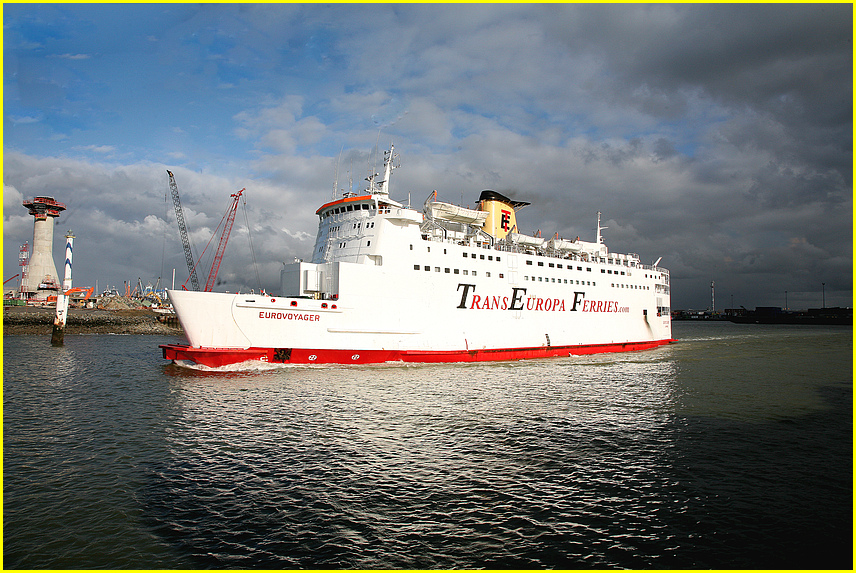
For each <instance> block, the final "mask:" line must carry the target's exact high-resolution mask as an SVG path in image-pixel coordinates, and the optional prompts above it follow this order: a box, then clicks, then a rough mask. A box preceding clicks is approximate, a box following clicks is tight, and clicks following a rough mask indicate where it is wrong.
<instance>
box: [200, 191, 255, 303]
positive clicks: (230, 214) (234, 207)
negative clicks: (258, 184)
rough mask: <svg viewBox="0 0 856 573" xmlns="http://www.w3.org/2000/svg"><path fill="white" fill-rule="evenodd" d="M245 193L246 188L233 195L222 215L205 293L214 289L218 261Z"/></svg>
mask: <svg viewBox="0 0 856 573" xmlns="http://www.w3.org/2000/svg"><path fill="white" fill-rule="evenodd" d="M244 191H246V187H245V188H244V189H241V190H240V191H238V192H237V193H233V194H232V195H231V197H232V204H231V205H230V206H229V208H228V209H227V210H226V214H225V215H223V219H222V220H221V221H220V223H223V221H224V220H225V221H226V224H225V225H224V226H223V234H222V235H220V243H219V244H218V245H217V252H216V253H214V262H213V263H212V264H211V272H210V273H208V281H207V282H206V283H205V292H211V289H212V288H213V287H214V281H215V280H216V279H217V272H218V271H219V270H220V261H222V260H223V253H224V252H226V243H227V242H229V235H230V234H231V233H232V225H233V224H234V223H235V213H236V212H237V211H238V202H239V201H240V199H241V194H242V193H243V192H244Z"/></svg>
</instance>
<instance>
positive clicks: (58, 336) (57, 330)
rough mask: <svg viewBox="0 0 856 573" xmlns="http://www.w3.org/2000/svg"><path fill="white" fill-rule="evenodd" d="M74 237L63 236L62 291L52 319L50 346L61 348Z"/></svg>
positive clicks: (57, 296) (69, 235) (71, 235)
mask: <svg viewBox="0 0 856 573" xmlns="http://www.w3.org/2000/svg"><path fill="white" fill-rule="evenodd" d="M73 244H74V235H73V234H72V233H71V231H69V232H68V233H67V234H66V235H65V277H64V278H63V280H62V290H61V291H60V292H59V294H57V295H56V317H55V318H54V324H53V332H52V333H51V346H62V345H63V344H64V341H63V338H64V336H65V323H66V320H67V318H68V298H69V297H68V295H67V294H66V293H67V292H68V291H70V290H71V254H72V251H73V248H72V246H73Z"/></svg>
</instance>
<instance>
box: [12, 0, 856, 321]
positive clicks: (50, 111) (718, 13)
mask: <svg viewBox="0 0 856 573" xmlns="http://www.w3.org/2000/svg"><path fill="white" fill-rule="evenodd" d="M153 6H154V5H153ZM102 10H104V9H100V8H98V7H97V6H88V5H75V6H71V7H68V8H67V9H64V8H62V7H60V6H36V5H33V6H23V5H22V6H15V7H13V8H10V7H8V6H7V14H6V20H7V26H6V31H7V32H6V37H7V51H6V54H7V56H9V55H11V58H12V59H11V60H10V62H12V63H13V64H14V65H11V66H10V67H7V73H6V78H5V79H6V85H7V88H8V89H7V91H6V93H7V96H6V104H7V122H6V142H5V145H6V148H7V153H6V157H5V160H4V161H5V173H4V176H5V180H4V183H5V192H4V203H5V213H4V222H5V223H4V225H5V227H4V235H5V237H6V242H7V247H6V248H5V249H4V255H5V258H6V260H7V263H6V271H7V272H6V274H7V276H9V275H11V274H13V273H14V270H13V271H11V272H9V269H10V263H9V262H8V261H11V262H12V263H13V264H14V262H15V258H16V252H15V251H16V249H17V245H18V244H20V242H22V241H23V240H24V239H25V238H27V237H26V234H27V233H26V229H27V228H31V225H32V222H31V221H29V220H28V217H27V216H26V212H25V211H24V209H23V208H22V207H20V206H19V205H20V199H19V197H21V196H31V195H33V194H37V193H42V192H44V193H46V194H55V195H57V197H58V199H60V200H66V201H68V202H69V203H70V204H74V205H77V206H79V208H78V209H77V212H76V214H75V213H74V212H72V210H71V208H70V209H69V213H68V215H69V216H68V217H67V220H70V222H69V224H72V223H74V221H75V219H74V218H77V220H78V223H74V225H81V226H84V225H89V227H90V228H91V233H92V234H93V236H92V238H91V239H90V240H91V241H94V242H98V243H99V244H107V243H109V244H111V245H115V248H114V250H113V253H114V254H111V255H110V256H111V257H114V259H115V260H113V259H109V260H107V259H106V258H105V262H104V265H103V267H104V268H105V269H113V268H119V269H121V274H122V275H124V274H127V273H129V272H131V273H132V272H133V268H135V266H140V265H144V264H148V267H145V268H151V269H152V270H150V271H148V272H150V273H155V272H160V270H159V268H154V267H160V266H161V264H160V263H158V264H154V263H152V260H154V259H152V255H151V254H149V255H141V254H140V253H139V252H137V251H135V249H136V247H137V244H138V243H139V241H129V240H127V239H124V240H123V237H126V236H128V235H130V236H134V237H142V238H144V241H145V242H147V244H149V245H151V244H154V243H160V244H163V242H164V238H163V235H164V233H166V234H168V235H177V233H176V230H175V228H174V227H175V226H174V220H173V219H171V218H170V214H169V213H168V210H164V206H163V197H162V194H163V193H164V191H165V190H166V180H165V174H164V173H163V170H164V165H169V164H170V163H171V162H172V163H174V164H175V165H174V167H173V169H174V170H175V172H176V175H177V176H179V177H180V184H181V185H182V189H183V193H184V190H185V189H186V195H187V198H186V208H187V209H188V210H189V211H190V218H191V219H193V223H194V228H195V229H197V231H196V232H197V233H198V234H199V237H200V238H199V240H200V242H204V240H203V237H202V235H204V234H205V233H204V230H206V229H208V230H209V231H210V230H213V227H214V226H215V225H216V222H217V220H219V217H220V215H221V213H222V210H223V209H224V208H225V203H226V199H225V198H226V197H228V194H229V193H232V192H234V191H235V190H236V189H238V188H240V187H247V189H248V191H247V197H248V206H249V209H250V213H251V215H250V223H251V227H252V228H253V235H254V237H258V239H257V242H256V245H257V250H258V251H260V252H261V253H262V254H259V253H257V255H258V257H257V258H258V259H259V260H261V261H263V263H262V266H263V267H264V269H263V270H262V275H263V280H264V281H265V286H266V288H268V289H275V288H276V284H277V282H278V279H277V276H278V265H279V262H278V261H281V260H290V258H291V257H293V256H300V257H307V256H309V253H310V252H311V249H312V243H313V240H314V236H315V232H316V228H315V227H316V224H317V220H316V217H315V215H314V212H315V209H316V208H317V207H318V205H320V204H321V203H323V202H325V201H327V200H329V199H330V198H331V197H332V196H333V189H332V188H333V186H334V180H335V179H336V178H338V184H337V185H336V187H337V191H336V192H341V191H342V189H343V188H344V187H345V186H346V182H347V181H349V180H353V181H355V182H357V183H359V182H362V180H363V177H365V175H367V174H368V172H370V171H372V170H376V169H377V167H379V166H378V165H376V164H375V162H374V161H373V159H372V158H373V157H376V155H377V154H376V150H374V149H373V148H374V146H375V145H378V146H380V147H384V146H386V145H388V143H389V142H390V141H394V142H395V144H396V149H397V150H398V151H399V152H400V153H401V156H402V168H401V169H400V170H398V171H396V173H395V176H394V178H393V184H392V187H393V194H394V198H396V199H398V200H400V201H406V200H407V198H408V196H409V197H411V200H412V202H413V203H414V204H415V205H416V204H419V203H421V201H422V200H423V199H424V197H425V196H427V195H428V193H430V192H431V191H432V190H434V189H437V190H438V191H439V192H440V193H441V196H443V197H445V198H446V199H447V200H451V201H456V202H458V201H460V202H463V203H465V204H466V203H470V204H472V202H473V201H474V200H475V198H476V197H477V196H478V193H479V191H480V190H481V189H486V188H493V189H496V190H498V191H501V192H506V193H508V194H510V195H514V196H516V197H517V198H519V199H522V200H528V201H531V202H532V205H531V206H530V207H527V208H526V209H524V210H523V211H522V212H521V214H520V217H519V219H518V221H519V223H520V225H521V227H522V228H523V230H525V231H526V232H535V231H537V230H539V229H540V230H541V231H542V232H543V233H545V234H552V233H554V232H559V233H560V234H562V235H564V236H566V237H573V236H577V235H580V236H581V237H583V238H585V239H588V240H593V239H594V232H595V230H594V227H595V221H596V213H597V212H598V211H601V212H603V216H604V221H605V222H604V224H605V225H607V226H608V227H609V229H607V230H606V231H605V236H606V239H607V244H608V245H609V247H610V248H611V249H612V250H615V251H633V252H638V253H639V254H640V256H642V258H643V260H645V261H647V262H651V261H653V260H655V259H657V258H658V257H660V256H662V257H663V261H662V262H663V265H665V266H666V267H668V268H670V269H671V271H672V289H673V306H674V307H675V308H684V307H701V308H704V307H706V306H707V304H708V301H709V284H710V281H711V280H715V281H716V283H717V285H718V286H717V290H718V292H720V293H723V296H727V295H733V296H734V300H735V304H743V305H745V306H748V307H752V306H755V305H765V304H777V303H778V304H781V301H780V298H781V293H782V292H783V291H784V290H788V291H789V292H790V293H791V296H790V302H791V304H792V305H799V304H803V305H804V306H811V305H816V304H817V303H816V302H815V299H816V298H819V297H816V296H815V294H816V292H817V291H819V290H820V283H821V282H825V283H826V288H827V291H826V292H827V302H829V301H833V304H850V298H851V297H852V51H853V50H852V6H850V5H839V4H820V5H818V4H781V5H779V4H773V5H771V4H752V5H743V4H733V5H732V4H716V5H701V4H687V5H683V4H654V5H644V4H638V5H637V4H630V5H585V4H584V5H575V4H570V5H564V4H546V5H517V4H502V5H489V4H486V5H458V4H448V5H420V4H413V5H411V4H404V5H395V4H382V5H347V4H344V5H334V6H323V5H278V4H246V5H243V4H242V5H207V6H190V5H168V6H166V5H165V6H159V7H157V8H153V7H151V6H150V7H148V8H146V7H142V8H138V9H136V11H135V12H134V20H135V21H134V22H133V25H131V23H129V22H124V23H123V22H119V23H118V25H116V24H115V23H112V24H111V23H110V21H111V20H116V18H120V19H121V17H122V12H121V10H114V9H112V8H111V9H107V10H106V11H104V13H103V14H102V13H101V11H102ZM22 14H23V15H27V17H26V18H25V17H23V16H21V17H18V18H17V19H16V18H15V17H13V16H14V15H22ZM31 14H33V15H34V16H33V17H30V15H31ZM10 15H11V16H10ZM39 22H41V23H44V22H51V23H52V24H51V25H50V26H49V31H50V34H48V33H41V32H39V30H43V29H45V30H46V29H48V28H45V27H44V26H46V25H45V24H42V25H41V26H42V27H39V26H38V25H37V23H39ZM75 23H80V24H82V25H83V27H82V28H80V27H79V26H78V27H74V26H72V25H73V24H75ZM102 28H105V29H109V32H108V33H99V32H100V31H101V30H102ZM78 29H80V30H85V34H84V33H77V32H75V30H78ZM116 30H120V31H121V33H118V32H116ZM84 36H85V37H84ZM124 37H127V41H124V40H125V38H124ZM28 58H29V59H28ZM22 62H27V65H26V66H23V67H22V64H21V63H22ZM23 68H26V69H23ZM132 68H133V69H134V70H135V74H133V75H129V74H128V70H129V69H132ZM15 70H17V72H15ZM10 71H12V72H14V73H11V74H10ZM36 72H38V73H36ZM132 76H133V77H132ZM119 80H121V81H119ZM22 94H26V95H27V97H26V98H22ZM57 94H61V96H62V97H59V96H58V95H57ZM101 94H103V96H102V95H101ZM128 102H132V103H131V104H129V103H128ZM131 111H132V113H131ZM60 193H62V194H63V195H65V198H63V197H60V196H59V195H60ZM10 198H11V199H10ZM183 199H184V195H183ZM86 213H92V214H93V215H92V217H91V219H87V216H86V215H85V214H86ZM253 217H255V218H253ZM105 221H106V222H110V224H109V225H107V226H103V227H99V225H100V224H101V223H102V222H105ZM64 224H65V223H64V222H61V223H60V225H64ZM99 228H104V229H108V230H110V231H109V233H107V231H99V230H98V229H99ZM236 232H237V231H236ZM99 233H101V235H99ZM83 234H84V233H81V235H83ZM209 234H210V233H209ZM96 236H101V237H102V238H101V239H95V237H96ZM237 239H238V240H233V241H232V243H230V249H232V248H233V247H232V244H234V249H235V251H231V252H234V253H235V254H236V255H238V256H237V257H227V258H226V259H224V262H223V267H221V274H222V275H223V277H224V278H226V279H227V280H229V281H234V282H238V281H239V280H240V277H245V276H252V275H253V272H252V271H251V270H250V269H249V267H248V266H247V265H248V263H247V261H249V260H250V259H251V258H252V256H251V253H250V252H249V250H248V247H245V246H242V244H246V243H245V241H244V238H242V237H241V236H240V235H237ZM78 241H83V239H82V238H79V239H78ZM171 241H172V243H168V245H169V244H171V245H172V250H173V251H174V255H175V257H176V259H177V262H178V263H181V253H180V251H179V249H180V246H179V245H178V243H177V237H173V238H172V239H171ZM9 244H11V245H12V247H9V246H8V245H9ZM162 248H163V247H162ZM166 250H167V251H168V252H169V251H170V248H169V247H167V249H166ZM146 257H148V259H149V262H148V263H144V260H145V258H146ZM155 258H158V257H155ZM167 258H168V257H167ZM227 259H228V260H227ZM164 265H165V266H169V264H168V263H164ZM176 266H179V267H180V264H179V265H176ZM93 272H96V271H95V270H93ZM97 272H101V271H100V270H99V271H97ZM78 276H80V275H78ZM120 276H121V275H120ZM132 278H134V277H132ZM233 284H234V283H233Z"/></svg>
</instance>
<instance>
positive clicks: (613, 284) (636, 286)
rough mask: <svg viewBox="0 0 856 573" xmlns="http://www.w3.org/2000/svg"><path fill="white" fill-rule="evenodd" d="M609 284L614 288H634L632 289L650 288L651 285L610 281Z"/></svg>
mask: <svg viewBox="0 0 856 573" xmlns="http://www.w3.org/2000/svg"><path fill="white" fill-rule="evenodd" d="M609 286H611V287H615V288H629V289H634V290H651V287H649V286H645V285H625V284H615V283H612V284H611V285H609Z"/></svg>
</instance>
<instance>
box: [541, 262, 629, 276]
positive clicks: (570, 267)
mask: <svg viewBox="0 0 856 573" xmlns="http://www.w3.org/2000/svg"><path fill="white" fill-rule="evenodd" d="M526 264H527V265H531V264H532V261H530V260H528V259H527V260H526ZM538 266H539V267H543V266H544V261H538ZM548 266H549V267H550V268H551V269H552V268H554V267H555V268H559V269H561V268H563V267H562V263H548ZM568 270H569V271H572V270H574V266H573V265H568ZM577 270H578V271H581V270H583V268H582V267H579V266H578V267H577ZM586 272H589V273H590V272H591V267H586ZM622 274H624V273H622Z"/></svg>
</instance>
